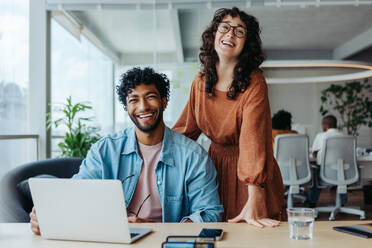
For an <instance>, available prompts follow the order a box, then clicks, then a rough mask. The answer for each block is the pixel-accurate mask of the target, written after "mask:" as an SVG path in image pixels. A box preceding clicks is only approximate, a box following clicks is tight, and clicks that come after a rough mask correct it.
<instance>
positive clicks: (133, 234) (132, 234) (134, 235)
mask: <svg viewBox="0 0 372 248" xmlns="http://www.w3.org/2000/svg"><path fill="white" fill-rule="evenodd" d="M138 235H140V234H139V233H130V238H131V239H132V238H134V237H136V236H138Z"/></svg>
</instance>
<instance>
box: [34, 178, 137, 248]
mask: <svg viewBox="0 0 372 248" xmlns="http://www.w3.org/2000/svg"><path fill="white" fill-rule="evenodd" d="M29 185H30V189H31V194H32V199H33V202H34V205H35V208H36V213H37V216H38V221H39V225H40V231H41V236H42V237H43V238H49V239H65V240H81V241H98V242H113V243H130V242H131V238H130V233H129V227H128V219H127V212H126V208H125V203H124V196H123V188H122V184H121V182H120V181H119V180H88V179H84V180H76V179H45V178H30V179H29Z"/></svg>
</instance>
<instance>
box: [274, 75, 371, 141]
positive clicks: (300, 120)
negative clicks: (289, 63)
mask: <svg viewBox="0 0 372 248" xmlns="http://www.w3.org/2000/svg"><path fill="white" fill-rule="evenodd" d="M370 80H372V79H370ZM331 84H332V83H321V84H319V83H311V84H270V85H269V99H270V106H271V114H272V115H273V114H274V113H275V112H277V111H278V110H280V109H285V110H287V111H289V112H291V114H292V121H293V123H294V124H295V125H294V127H296V126H297V127H305V128H306V134H307V135H308V136H309V140H310V144H312V142H313V140H314V137H315V135H316V133H317V132H320V131H321V119H322V116H321V114H320V112H319V108H320V104H321V102H320V96H321V91H322V90H323V89H325V88H327V87H329V86H330V85H331ZM370 98H372V96H371V97H370ZM331 114H334V115H335V116H336V117H338V115H337V113H335V112H333V113H332V112H331ZM358 146H363V147H372V129H371V128H368V127H362V128H361V129H360V131H359V137H358Z"/></svg>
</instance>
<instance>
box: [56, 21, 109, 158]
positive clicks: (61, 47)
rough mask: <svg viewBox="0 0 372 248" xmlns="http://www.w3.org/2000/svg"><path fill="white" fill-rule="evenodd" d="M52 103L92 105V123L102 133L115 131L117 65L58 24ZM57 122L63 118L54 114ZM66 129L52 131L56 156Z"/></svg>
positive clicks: (83, 38)
mask: <svg viewBox="0 0 372 248" xmlns="http://www.w3.org/2000/svg"><path fill="white" fill-rule="evenodd" d="M51 30H52V31H51V51H52V58H51V63H52V65H51V81H52V83H51V89H52V90H51V91H52V95H51V100H52V105H56V104H58V103H66V98H67V97H68V96H71V98H72V102H73V103H77V102H89V103H90V105H91V106H92V107H93V111H91V112H90V113H87V115H88V116H94V117H95V120H94V122H92V123H91V125H94V126H96V127H99V128H100V129H101V134H102V135H104V134H107V133H111V132H112V131H113V125H114V123H113V97H114V96H113V91H114V89H113V63H112V61H111V60H110V59H109V58H108V57H107V56H105V55H104V54H103V53H102V52H101V51H100V50H99V49H98V48H97V47H96V46H94V45H93V44H92V43H91V42H90V41H89V40H88V39H86V38H85V37H84V36H82V35H81V36H80V40H78V39H76V38H75V37H74V36H72V35H71V34H70V33H69V32H68V31H67V30H66V29H64V28H63V27H62V26H61V25H60V24H59V23H58V22H56V21H54V20H53V19H52V22H51ZM52 116H53V119H56V118H59V117H62V116H61V115H60V114H59V113H57V112H55V111H53V107H52ZM64 132H65V130H64V129H63V128H59V127H58V128H57V129H56V128H53V129H52V137H54V140H52V143H53V147H52V151H53V156H58V154H59V153H58V152H56V151H57V150H58V149H57V147H56V144H57V143H58V142H60V141H61V139H60V138H58V137H60V136H62V135H64Z"/></svg>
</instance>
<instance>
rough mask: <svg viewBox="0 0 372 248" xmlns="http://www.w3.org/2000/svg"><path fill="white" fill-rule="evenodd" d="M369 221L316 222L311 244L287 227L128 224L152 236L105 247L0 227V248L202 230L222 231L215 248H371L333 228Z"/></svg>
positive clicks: (371, 243)
mask: <svg viewBox="0 0 372 248" xmlns="http://www.w3.org/2000/svg"><path fill="white" fill-rule="evenodd" d="M369 222H371V221H333V222H330V221H316V222H315V224H314V238H313V239H312V240H292V239H289V237H288V235H289V231H288V223H287V222H284V223H282V224H281V226H280V227H276V228H264V229H259V228H255V227H252V226H250V225H248V224H245V223H239V224H229V223H203V224H199V223H198V224H197V223H184V224H179V223H167V224H162V223H153V224H130V226H131V227H151V228H153V233H151V234H150V235H148V236H146V237H144V238H142V239H140V240H138V241H137V242H135V243H134V244H131V245H124V244H108V243H93V242H73V241H58V240H44V239H42V238H41V237H40V236H36V235H33V234H32V233H31V230H30V226H29V224H26V223H15V224H13V223H0V247H4V248H5V247H9V248H11V247H22V248H30V247H33V248H34V247H35V248H41V247H42V248H50V247H53V248H67V247H68V248H70V247H84V248H85V247H89V248H96V247H97V248H98V247H99V248H108V247H113V248H114V247H115V248H116V247H146V248H149V247H157V248H159V247H161V243H162V242H163V240H165V238H166V236H168V235H180V234H181V235H197V234H198V233H199V232H200V230H201V229H202V228H203V227H209V228H217V227H218V228H223V229H224V230H225V235H224V237H223V239H222V240H221V241H218V242H217V247H229V248H234V247H260V248H264V247H275V248H280V247H337V248H342V247H347V248H350V247H372V239H364V238H360V237H356V236H353V235H349V234H345V233H341V232H336V231H334V230H332V227H333V226H343V225H354V224H359V223H369Z"/></svg>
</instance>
